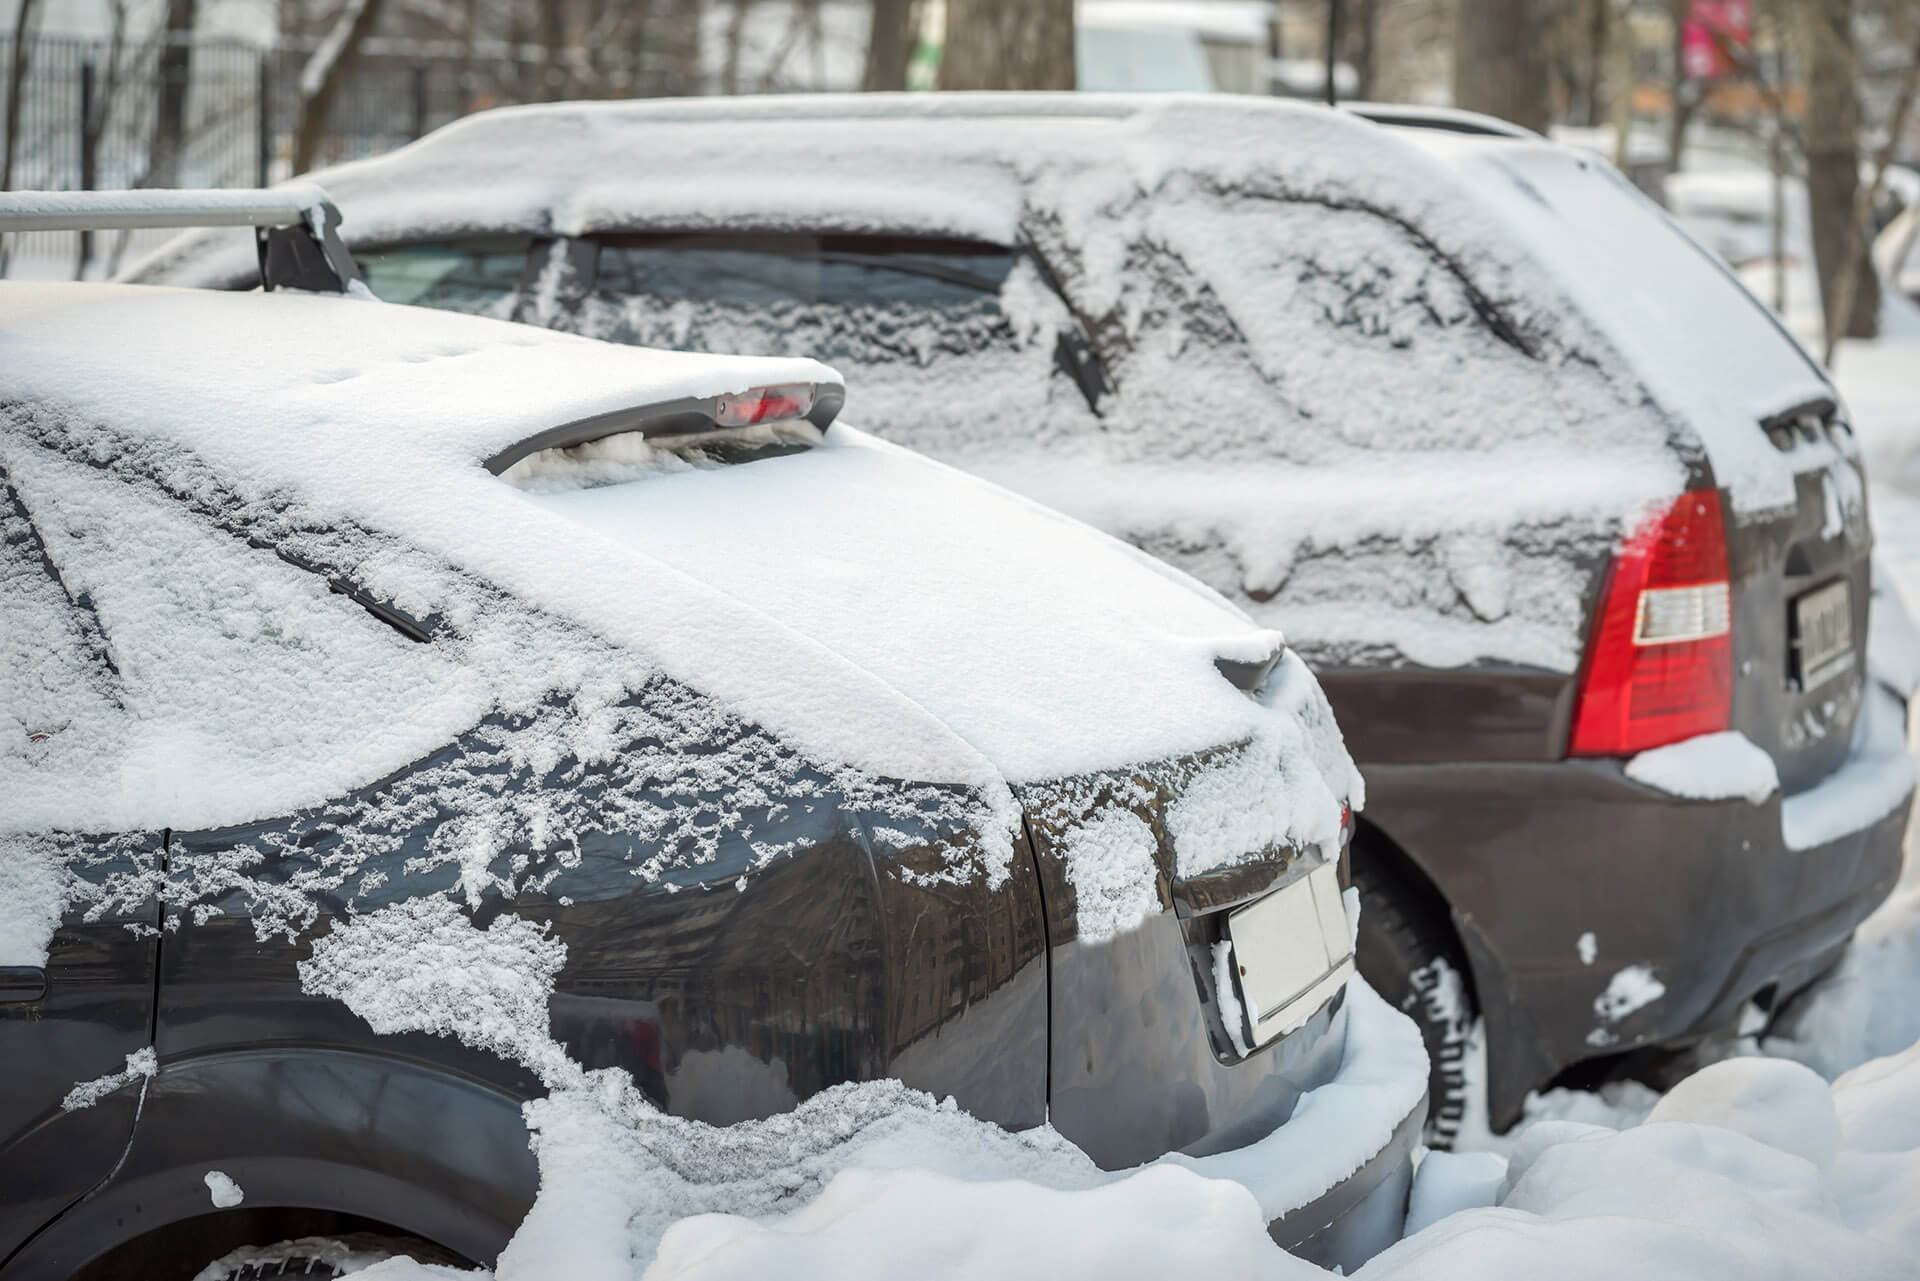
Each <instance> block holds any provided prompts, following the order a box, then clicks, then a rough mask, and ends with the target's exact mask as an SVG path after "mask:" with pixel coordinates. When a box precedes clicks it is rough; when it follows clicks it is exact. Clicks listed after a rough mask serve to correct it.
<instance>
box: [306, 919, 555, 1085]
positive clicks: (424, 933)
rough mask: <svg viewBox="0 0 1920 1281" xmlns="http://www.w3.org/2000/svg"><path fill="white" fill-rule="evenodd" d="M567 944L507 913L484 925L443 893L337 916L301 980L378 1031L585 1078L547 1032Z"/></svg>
mask: <svg viewBox="0 0 1920 1281" xmlns="http://www.w3.org/2000/svg"><path fill="white" fill-rule="evenodd" d="M566 959H567V949H566V946H565V945H564V944H562V943H561V942H560V941H559V940H558V939H553V938H549V937H548V936H547V932H546V929H545V927H544V926H540V925H535V924H534V923H533V922H531V921H526V920H522V919H520V918H519V917H514V916H503V917H500V918H499V919H497V920H495V921H494V922H492V923H491V924H490V925H489V926H488V927H487V928H486V929H484V930H483V929H480V928H479V927H478V926H476V925H474V923H473V922H472V921H471V920H469V919H468V918H467V917H466V916H464V915H463V914H462V913H461V911H460V909H459V908H458V907H456V906H455V905H454V904H453V903H451V902H449V901H448V900H446V899H444V898H422V899H412V900H409V901H407V902H403V903H396V904H394V905H392V906H391V907H383V908H381V909H379V910H378V911H374V912H369V913H367V914H366V915H364V916H356V917H349V918H346V919H343V920H336V921H335V922H334V924H333V928H332V929H331V930H330V931H329V932H328V933H327V934H326V935H324V936H323V937H321V938H318V939H316V940H314V944H313V956H312V958H311V959H309V960H305V961H302V962H301V963H300V987H301V990H302V991H305V992H308V993H310V994H312V995H314V996H331V997H334V998H336V999H338V1000H340V1001H342V1002H344V1003H345V1004H346V1006H347V1008H348V1009H350V1010H352V1011H353V1012H354V1013H355V1014H358V1015H359V1016H360V1017H361V1018H363V1019H365V1020H366V1021H367V1025H368V1026H369V1027H371V1028H372V1029H373V1030H374V1031H375V1032H378V1033H381V1034H382V1035H386V1034H389V1033H393V1032H432V1033H434V1034H436V1035H438V1036H452V1037H455V1038H457V1039H458V1040H460V1041H461V1042H462V1043H464V1044H466V1045H471V1046H473V1047H474V1048H476V1049H482V1050H491V1051H492V1052H493V1053H495V1054H498V1055H500V1056H501V1057H503V1058H507V1059H511V1060H512V1061H514V1062H516V1063H520V1064H523V1065H524V1066H526V1067H527V1068H529V1069H530V1070H532V1071H533V1072H534V1073H536V1074H537V1075H538V1076H539V1077H540V1079H541V1080H543V1081H545V1082H546V1083H547V1084H549V1085H553V1086H559V1085H562V1084H566V1083H571V1082H577V1081H578V1080H580V1079H581V1068H580V1065H579V1064H577V1063H575V1062H574V1061H573V1060H571V1059H569V1058H568V1057H567V1055H566V1051H565V1050H564V1049H562V1048H561V1046H559V1045H558V1044H557V1043H555V1041H554V1040H553V1038H552V1036H551V1035H550V1034H549V1032H548V1019H547V1002H548V999H549V998H550V996H551V995H552V991H553V977H554V975H555V974H557V973H559V971H560V967H561V966H562V965H563V964H565V963H566Z"/></svg>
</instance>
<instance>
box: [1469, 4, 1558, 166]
mask: <svg viewBox="0 0 1920 1281" xmlns="http://www.w3.org/2000/svg"><path fill="white" fill-rule="evenodd" d="M1544 35H1545V33H1544V32H1543V31H1542V30H1541V24H1540V19H1539V14H1538V11H1537V9H1536V7H1535V5H1534V4H1533V0H1460V5H1459V9H1458V11H1457V13H1456V15H1455V18H1454V44H1453V101H1454V103H1455V105H1457V106H1460V107H1464V108H1466V109H1467V110H1468V111H1482V112H1485V113H1486V114H1488V115H1490V116H1499V117H1500V118H1501V119H1503V120H1511V121H1512V122H1513V123H1515V124H1517V125H1521V126H1524V127H1525V128H1528V129H1537V130H1540V131H1541V132H1542V133H1544V132H1546V128H1547V123H1548V110H1547V63H1546V59H1545V58H1543V57H1541V48H1542V45H1543V42H1544Z"/></svg>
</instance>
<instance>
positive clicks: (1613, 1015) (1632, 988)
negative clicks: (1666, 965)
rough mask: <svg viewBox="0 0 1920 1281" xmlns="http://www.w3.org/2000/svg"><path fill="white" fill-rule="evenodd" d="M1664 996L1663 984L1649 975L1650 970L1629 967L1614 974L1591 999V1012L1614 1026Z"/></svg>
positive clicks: (1664, 987)
mask: <svg viewBox="0 0 1920 1281" xmlns="http://www.w3.org/2000/svg"><path fill="white" fill-rule="evenodd" d="M1666 994H1667V985H1666V984H1665V983H1662V982H1661V981H1660V980H1659V979H1657V978H1655V977H1654V976H1653V970H1652V968H1651V967H1649V966H1645V965H1629V966H1628V967H1627V968H1626V969H1624V970H1620V971H1618V972H1617V973H1615V974H1614V976H1613V978H1612V979H1610V980H1609V981H1608V983H1607V990H1606V991H1604V992H1602V993H1601V994H1600V995H1599V996H1596V997H1594V998H1593V1012H1594V1013H1595V1014H1596V1015H1598V1016H1599V1017H1600V1019H1601V1020H1602V1021H1603V1022H1607V1023H1618V1022H1619V1021H1620V1020H1621V1019H1624V1018H1626V1017H1627V1016H1628V1015H1629V1014H1632V1013H1633V1012H1634V1011H1635V1010H1640V1009H1644V1008H1646V1007H1647V1006H1649V1005H1652V1004H1653V1003H1654V1002H1655V1001H1657V1000H1659V999H1660V998H1661V997H1663V996H1665V995H1666Z"/></svg>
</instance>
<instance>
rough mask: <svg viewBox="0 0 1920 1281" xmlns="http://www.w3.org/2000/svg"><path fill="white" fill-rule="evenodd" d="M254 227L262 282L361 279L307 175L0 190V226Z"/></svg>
mask: <svg viewBox="0 0 1920 1281" xmlns="http://www.w3.org/2000/svg"><path fill="white" fill-rule="evenodd" d="M142 227H252V228H253V229H254V242H255V245H256V246H257V247H258V249H259V252H260V285H261V287H262V288H263V289H306V290H311V291H313V292H315V293H334V294H342V293H346V292H347V291H348V289H349V287H350V286H351V285H352V284H353V283H354V282H355V281H357V280H359V279H360V269H359V268H358V267H356V266H355V265H354V262H353V255H352V254H351V253H349V252H348V251H347V246H346V243H345V242H344V241H342V240H341V239H340V233H339V227H340V210H339V209H338V208H336V207H335V206H334V203H333V201H331V200H330V199H328V198H327V193H326V192H324V191H322V190H321V189H320V188H319V187H316V186H315V185H313V184H312V183H310V182H295V183H288V184H286V185H285V186H281V187H274V188H272V189H270V190H242V191H158V190H156V191H7V192H0V232H9V231H125V230H130V229H134V228H142Z"/></svg>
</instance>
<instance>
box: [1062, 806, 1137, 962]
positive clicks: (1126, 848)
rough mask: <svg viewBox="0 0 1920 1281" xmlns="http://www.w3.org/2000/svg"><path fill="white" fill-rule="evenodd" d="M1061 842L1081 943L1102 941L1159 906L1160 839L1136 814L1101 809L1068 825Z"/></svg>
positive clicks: (1120, 932) (1120, 931) (1131, 925)
mask: <svg viewBox="0 0 1920 1281" xmlns="http://www.w3.org/2000/svg"><path fill="white" fill-rule="evenodd" d="M1061 846H1062V849H1063V852H1064V853H1065V855H1066V864H1067V867H1066V874H1067V881H1068V883H1069V884H1071V885H1072V886H1073V894H1074V905H1075V909H1074V911H1075V920H1076V921H1077V922H1078V925H1079V929H1080V940H1081V941H1082V942H1084V943H1104V942H1106V941H1107V940H1109V939H1111V938H1113V937H1115V936H1116V935H1120V934H1125V933H1127V932H1128V931H1130V930H1134V929H1138V928H1139V927H1140V924H1141V923H1142V922H1143V921H1145V920H1147V918H1149V917H1151V916H1152V915H1154V914H1155V913H1156V912H1158V911H1159V910H1160V884H1159V878H1160V869H1159V866H1158V865H1157V864H1156V863H1155V862H1154V857H1153V856H1154V853H1155V851H1156V850H1157V849H1158V848H1159V842H1158V841H1157V840H1155V839H1154V835H1153V829H1151V828H1149V827H1148V826H1147V825H1146V823H1145V822H1143V821H1142V820H1141V819H1140V817H1139V816H1138V815H1136V814H1134V813H1132V812H1131V811H1129V810H1123V809H1106V810H1101V811H1100V812H1098V813H1096V814H1094V815H1093V816H1092V817H1091V818H1088V819H1086V820H1085V821H1083V822H1080V823H1077V824H1075V825H1074V826H1073V827H1071V828H1069V829H1068V830H1067V833H1066V836H1065V837H1064V838H1063V839H1062V841H1061Z"/></svg>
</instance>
